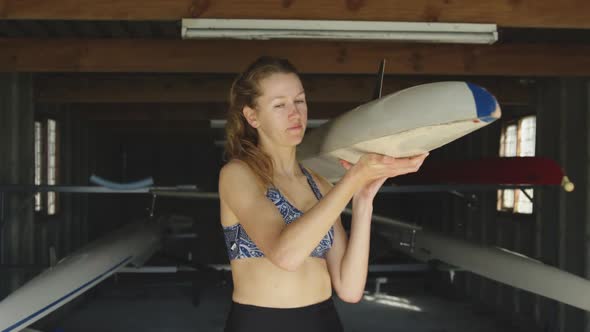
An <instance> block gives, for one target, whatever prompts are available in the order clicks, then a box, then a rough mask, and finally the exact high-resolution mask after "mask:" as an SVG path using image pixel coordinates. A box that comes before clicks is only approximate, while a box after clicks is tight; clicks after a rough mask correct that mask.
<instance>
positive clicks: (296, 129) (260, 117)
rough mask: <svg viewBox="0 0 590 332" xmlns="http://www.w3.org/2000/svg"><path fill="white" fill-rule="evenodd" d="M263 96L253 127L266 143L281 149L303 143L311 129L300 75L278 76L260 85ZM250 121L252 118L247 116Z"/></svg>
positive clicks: (271, 77) (265, 79) (279, 74)
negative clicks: (269, 142) (306, 133)
mask: <svg viewBox="0 0 590 332" xmlns="http://www.w3.org/2000/svg"><path fill="white" fill-rule="evenodd" d="M260 89H261V92H262V94H261V96H260V97H259V98H258V100H257V101H256V110H255V111H254V114H252V115H253V118H255V121H250V120H249V122H250V124H251V125H253V126H254V127H255V128H257V129H258V133H259V135H260V137H261V139H262V140H264V139H268V140H270V141H272V142H274V143H276V144H279V145H281V146H295V145H297V144H299V143H300V142H301V140H302V139H303V135H304V133H305V128H306V127H307V103H306V100H305V92H304V91H303V85H302V84H301V81H300V80H299V77H298V76H297V75H296V74H284V73H276V74H272V75H270V76H268V77H266V78H264V79H263V80H261V81H260ZM247 118H248V116H247Z"/></svg>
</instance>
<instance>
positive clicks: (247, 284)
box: [231, 257, 332, 308]
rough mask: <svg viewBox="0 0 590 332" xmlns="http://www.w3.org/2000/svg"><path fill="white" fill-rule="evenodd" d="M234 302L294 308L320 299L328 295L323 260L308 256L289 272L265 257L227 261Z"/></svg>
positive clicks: (329, 295) (330, 287) (326, 276)
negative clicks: (231, 280) (230, 273)
mask: <svg viewBox="0 0 590 332" xmlns="http://www.w3.org/2000/svg"><path fill="white" fill-rule="evenodd" d="M231 269H232V278H233V282H234V291H233V296H232V299H233V301H234V302H237V303H242V304H251V305H256V306H260V307H272V308H296V307H303V306H307V305H311V304H315V303H319V302H322V301H324V300H326V299H328V298H329V297H331V296H332V284H331V281H330V274H329V273H328V267H327V264H326V260H325V259H322V258H316V257H308V258H306V259H305V261H304V262H303V264H301V266H300V267H299V268H298V269H297V270H296V271H293V272H290V271H287V270H283V269H281V268H279V267H278V266H276V265H274V264H273V263H271V261H270V260H268V259H267V258H265V257H260V258H243V259H235V260H233V261H231Z"/></svg>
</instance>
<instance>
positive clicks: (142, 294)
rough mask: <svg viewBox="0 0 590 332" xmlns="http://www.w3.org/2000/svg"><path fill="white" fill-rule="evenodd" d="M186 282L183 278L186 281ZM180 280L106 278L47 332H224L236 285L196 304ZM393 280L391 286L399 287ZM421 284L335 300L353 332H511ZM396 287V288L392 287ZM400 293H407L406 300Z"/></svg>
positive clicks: (208, 293)
mask: <svg viewBox="0 0 590 332" xmlns="http://www.w3.org/2000/svg"><path fill="white" fill-rule="evenodd" d="M180 279H182V278H180ZM184 279H185V280H184V281H183V280H179V278H177V277H175V276H161V275H160V276H157V275H142V276H135V275H134V276H129V275H125V276H121V277H119V278H118V280H117V281H116V282H115V280H114V279H113V278H111V279H109V280H106V281H105V282H103V283H102V284H101V285H100V286H99V287H97V288H96V289H95V290H93V291H92V292H91V293H90V294H89V296H88V298H87V299H86V300H84V301H82V302H81V305H78V306H77V307H76V308H75V309H74V310H73V312H71V313H70V314H68V315H67V317H65V318H64V319H61V320H59V321H57V322H56V323H55V326H53V327H52V328H51V329H49V330H46V331H63V332H98V331H100V332H104V331H110V332H119V331H121V332H123V331H125V332H129V331H142V332H161V331H168V332H172V331H175V332H188V331H191V332H193V331H204V332H205V331H207V332H208V331H222V330H223V326H224V322H225V318H226V314H227V311H228V309H229V304H230V299H231V286H230V285H228V284H225V285H223V284H222V283H221V282H219V281H216V282H211V283H210V284H209V285H208V287H206V289H205V290H203V292H202V293H201V294H202V295H201V297H200V301H201V303H200V305H198V306H194V305H193V297H192V284H191V282H190V279H188V278H186V277H185V278H184ZM395 283H396V281H395V280H393V281H392V283H391V284H390V285H394V286H395ZM419 284H420V283H419V282H418V283H414V284H413V285H412V283H408V282H407V280H406V281H400V282H399V283H398V285H397V286H399V287H403V288H404V291H403V292H396V294H398V295H388V294H383V293H381V294H379V295H375V294H374V293H373V292H371V291H367V292H366V295H365V298H364V299H363V300H362V301H361V302H360V303H357V304H350V303H344V302H342V301H340V300H339V299H338V298H335V302H336V306H337V309H338V312H339V314H340V316H341V319H342V322H343V325H344V327H345V330H346V331H347V332H356V331H359V332H360V331H374V332H385V331H388V332H391V331H413V332H455V331H456V332H459V331H461V332H468V331H477V332H495V331H503V332H506V331H510V330H511V329H510V328H509V326H506V324H500V323H498V322H497V321H495V320H494V318H493V317H491V316H490V315H483V314H481V313H479V314H478V313H476V312H477V310H475V309H474V307H473V306H472V305H470V304H468V303H466V302H464V301H451V300H445V299H442V298H440V297H436V296H433V295H428V294H426V293H424V291H423V288H421V287H417V286H416V285H419ZM393 288H395V287H393ZM389 289H392V287H389ZM399 293H403V294H404V295H403V296H401V295H399Z"/></svg>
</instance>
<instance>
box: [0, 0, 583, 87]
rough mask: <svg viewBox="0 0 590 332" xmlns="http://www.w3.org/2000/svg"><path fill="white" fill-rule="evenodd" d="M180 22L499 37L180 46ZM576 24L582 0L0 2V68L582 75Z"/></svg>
mask: <svg viewBox="0 0 590 332" xmlns="http://www.w3.org/2000/svg"><path fill="white" fill-rule="evenodd" d="M188 17H207V18H266V19H325V20H382V21H418V22H464V23H496V24H498V26H499V29H500V41H499V42H498V43H496V44H495V45H476V46H475V45H441V44H402V43H386V42H380V43H368V42H333V41H234V40H206V41H205V40H200V41H196V40H181V39H180V25H179V23H180V19H181V18H188ZM588 17H590V2H589V1H586V0H563V1H560V2H557V1H553V0H502V1H489V0H436V1H435V0H416V1H390V0H372V1H368V0H346V1H333V0H282V1H277V0H272V1H270V0H257V1H251V0H248V1H246V0H142V1H138V0H118V1H112V0H108V1H106V0H53V1H45V2H44V1H33V0H0V49H1V50H2V52H0V71H5V72H6V71H26V72H146V73H147V72H149V73H171V72H174V73H236V72H239V71H240V70H242V69H243V68H244V67H245V66H246V64H247V63H249V62H251V61H252V60H253V59H255V58H256V57H258V56H259V55H262V54H267V55H277V56H283V57H287V58H289V59H291V60H292V61H293V62H294V63H295V64H296V65H297V66H298V67H299V69H300V70H301V71H302V72H303V73H316V74H369V73H373V72H375V69H376V67H377V64H378V62H379V61H380V60H381V59H383V58H385V59H387V60H388V66H387V67H386V70H387V73H388V74H409V75H470V76H475V75H492V76H587V75H589V74H590V60H589V59H590V20H589V19H588ZM546 36H553V38H549V39H548V38H547V37H546ZM571 36H575V37H571ZM556 45H558V46H556ZM236 50H239V51H236ZM39 55H42V56H39Z"/></svg>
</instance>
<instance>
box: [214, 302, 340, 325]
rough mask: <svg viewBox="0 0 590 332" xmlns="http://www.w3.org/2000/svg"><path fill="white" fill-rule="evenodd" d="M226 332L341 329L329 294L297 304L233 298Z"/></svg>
mask: <svg viewBox="0 0 590 332" xmlns="http://www.w3.org/2000/svg"><path fill="white" fill-rule="evenodd" d="M224 331H225V332H250V331H252V332H265V331H273V332H276V331H279V332H291V331H293V332H302V331H304V332H342V331H344V329H343V328H342V323H341V322H340V317H339V316H338V312H337V311H336V307H335V306H334V302H333V301H332V298H329V299H327V300H326V301H323V302H320V303H316V304H312V305H308V306H305V307H298V308H267V307H259V306H255V305H249V304H241V303H236V302H233V301H232V303H231V307H230V310H229V315H228V317H227V321H226V322H225V330H224Z"/></svg>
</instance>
